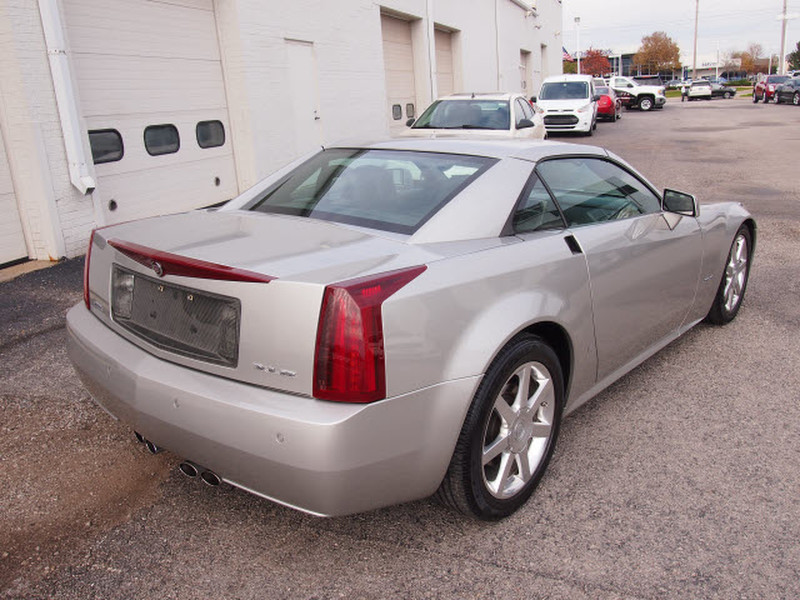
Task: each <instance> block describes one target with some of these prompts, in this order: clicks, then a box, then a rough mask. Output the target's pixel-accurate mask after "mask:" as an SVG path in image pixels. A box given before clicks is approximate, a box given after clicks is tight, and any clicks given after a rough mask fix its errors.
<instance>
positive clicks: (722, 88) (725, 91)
mask: <svg viewBox="0 0 800 600" xmlns="http://www.w3.org/2000/svg"><path fill="white" fill-rule="evenodd" d="M735 95H736V89H735V88H732V87H729V86H727V85H722V84H721V83H712V84H711V97H712V98H725V99H726V100H727V99H728V98H733V97H734V96H735Z"/></svg>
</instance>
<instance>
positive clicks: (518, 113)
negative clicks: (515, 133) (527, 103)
mask: <svg viewBox="0 0 800 600" xmlns="http://www.w3.org/2000/svg"><path fill="white" fill-rule="evenodd" d="M514 115H515V122H516V124H517V128H519V124H520V122H521V121H522V119H527V117H526V116H525V110H524V109H523V108H522V101H521V100H520V99H519V98H517V99H516V101H515V102H514Z"/></svg>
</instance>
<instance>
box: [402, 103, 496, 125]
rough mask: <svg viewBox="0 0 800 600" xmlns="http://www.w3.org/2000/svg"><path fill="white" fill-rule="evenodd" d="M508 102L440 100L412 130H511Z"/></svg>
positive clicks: (430, 107) (432, 105)
mask: <svg viewBox="0 0 800 600" xmlns="http://www.w3.org/2000/svg"><path fill="white" fill-rule="evenodd" d="M510 128H511V116H510V111H509V108H508V101H507V100H477V99H475V98H470V99H464V100H437V101H436V102H434V103H433V104H431V105H430V106H429V107H428V109H427V110H426V111H425V112H424V113H422V116H421V117H420V118H419V119H417V122H416V123H414V126H413V127H412V129H510Z"/></svg>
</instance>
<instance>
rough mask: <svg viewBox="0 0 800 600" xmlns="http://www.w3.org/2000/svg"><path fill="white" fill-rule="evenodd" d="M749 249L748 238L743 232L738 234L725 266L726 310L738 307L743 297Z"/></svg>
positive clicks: (729, 310)
mask: <svg viewBox="0 0 800 600" xmlns="http://www.w3.org/2000/svg"><path fill="white" fill-rule="evenodd" d="M748 252H749V249H748V247H747V238H746V237H745V236H744V235H743V234H742V233H739V235H737V236H736V239H735V240H734V242H733V248H731V254H730V257H729V258H728V264H727V266H726V267H725V287H724V289H723V297H724V299H725V310H726V311H728V312H731V311H732V310H734V309H735V308H736V306H737V305H738V304H739V302H740V300H741V298H742V291H743V290H744V286H745V283H747V257H748V256H749V254H748Z"/></svg>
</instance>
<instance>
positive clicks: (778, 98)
mask: <svg viewBox="0 0 800 600" xmlns="http://www.w3.org/2000/svg"><path fill="white" fill-rule="evenodd" d="M780 103H781V96H780V94H777V93H776V94H775V104H780Z"/></svg>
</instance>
